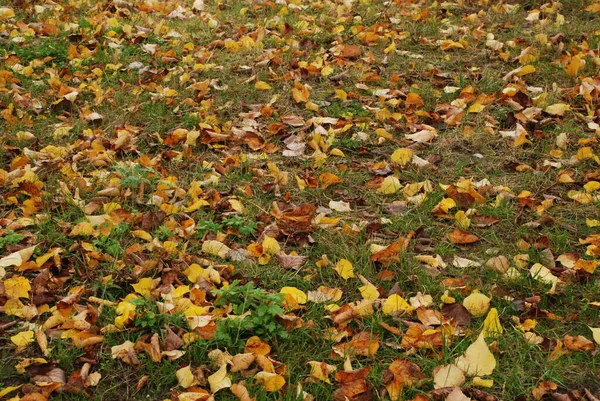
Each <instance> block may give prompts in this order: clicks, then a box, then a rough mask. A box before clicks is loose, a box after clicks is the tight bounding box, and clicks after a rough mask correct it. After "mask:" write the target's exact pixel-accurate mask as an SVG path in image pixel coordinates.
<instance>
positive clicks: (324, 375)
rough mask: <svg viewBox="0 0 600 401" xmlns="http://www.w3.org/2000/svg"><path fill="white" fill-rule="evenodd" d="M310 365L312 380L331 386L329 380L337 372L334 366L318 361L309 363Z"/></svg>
mask: <svg viewBox="0 0 600 401" xmlns="http://www.w3.org/2000/svg"><path fill="white" fill-rule="evenodd" d="M308 364H309V365H310V377H311V378H313V379H315V380H320V381H324V382H325V383H329V384H331V380H329V375H330V374H331V373H333V372H335V371H336V370H337V368H336V367H335V366H334V365H328V364H327V363H325V362H317V361H309V362H308Z"/></svg>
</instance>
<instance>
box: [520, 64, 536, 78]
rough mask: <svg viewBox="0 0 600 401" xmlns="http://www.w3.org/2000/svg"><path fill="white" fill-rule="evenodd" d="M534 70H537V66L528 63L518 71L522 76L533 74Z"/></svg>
mask: <svg viewBox="0 0 600 401" xmlns="http://www.w3.org/2000/svg"><path fill="white" fill-rule="evenodd" d="M534 72H536V69H535V67H534V66H532V65H531V64H527V65H524V66H523V67H521V68H520V69H519V72H517V75H518V76H520V77H522V76H523V75H528V74H533V73H534Z"/></svg>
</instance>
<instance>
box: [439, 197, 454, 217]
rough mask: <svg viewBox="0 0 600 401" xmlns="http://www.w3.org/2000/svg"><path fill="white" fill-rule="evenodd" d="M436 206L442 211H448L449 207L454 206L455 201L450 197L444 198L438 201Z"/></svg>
mask: <svg viewBox="0 0 600 401" xmlns="http://www.w3.org/2000/svg"><path fill="white" fill-rule="evenodd" d="M438 207H439V208H440V210H441V211H443V212H444V213H448V211H449V210H450V209H453V208H455V207H456V202H455V201H454V199H452V198H444V199H442V200H441V201H440V203H438Z"/></svg>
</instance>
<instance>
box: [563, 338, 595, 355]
mask: <svg viewBox="0 0 600 401" xmlns="http://www.w3.org/2000/svg"><path fill="white" fill-rule="evenodd" d="M564 340H565V348H567V349H568V350H571V351H590V350H593V349H594V348H596V345H595V344H594V342H593V341H590V340H588V339H587V338H585V337H584V336H574V337H573V336H565V339H564Z"/></svg>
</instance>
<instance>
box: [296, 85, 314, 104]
mask: <svg viewBox="0 0 600 401" xmlns="http://www.w3.org/2000/svg"><path fill="white" fill-rule="evenodd" d="M292 96H293V97H294V100H295V101H296V103H306V102H308V97H309V96H310V92H309V91H308V89H307V88H306V86H304V85H302V84H301V83H300V82H296V84H295V86H294V88H292Z"/></svg>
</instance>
